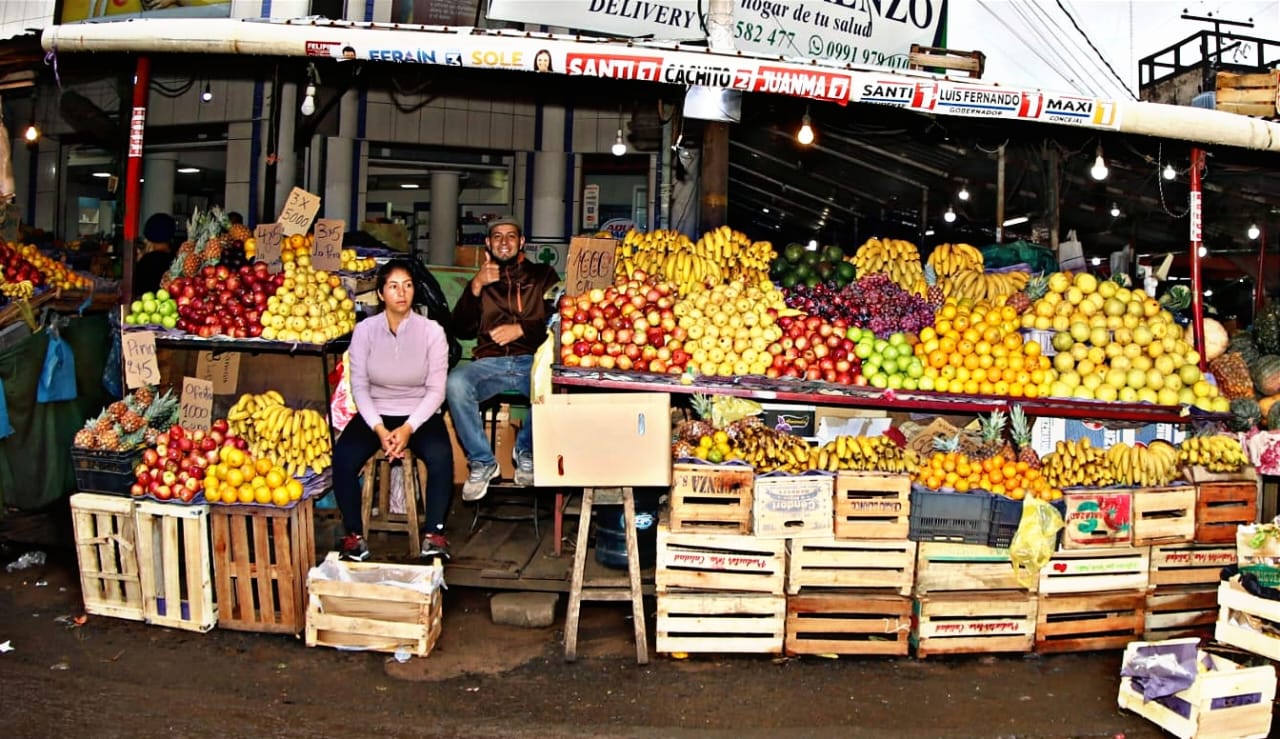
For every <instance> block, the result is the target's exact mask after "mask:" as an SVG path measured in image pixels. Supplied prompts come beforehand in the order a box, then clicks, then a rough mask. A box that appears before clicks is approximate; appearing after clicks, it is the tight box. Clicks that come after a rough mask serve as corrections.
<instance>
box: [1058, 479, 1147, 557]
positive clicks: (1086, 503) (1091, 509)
mask: <svg viewBox="0 0 1280 739" xmlns="http://www.w3.org/2000/svg"><path fill="white" fill-rule="evenodd" d="M1063 499H1064V500H1065V501H1066V506H1067V512H1066V515H1064V516H1063V528H1062V548H1063V549H1110V548H1113V547H1127V546H1129V545H1131V544H1132V543H1133V494H1132V493H1130V492H1129V491H1127V490H1089V491H1075V490H1073V491H1068V492H1067V493H1066V495H1064V496H1063Z"/></svg>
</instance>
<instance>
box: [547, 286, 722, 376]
mask: <svg viewBox="0 0 1280 739" xmlns="http://www.w3.org/2000/svg"><path fill="white" fill-rule="evenodd" d="M635 274H636V275H637V276H636V277H633V278H631V279H629V280H627V281H626V282H622V283H619V284H618V285H616V286H611V287H607V288H603V289H602V288H595V289H592V290H590V291H588V292H585V293H583V294H582V295H576V296H570V295H566V296H564V297H563V298H561V299H560V319H561V322H560V361H561V362H562V363H563V364H565V365H566V366H568V367H588V368H590V367H600V368H601V369H614V368H617V369H620V370H635V371H637V372H655V373H659V374H661V373H667V372H671V373H674V374H680V373H682V372H684V368H685V366H686V365H687V364H688V362H689V359H690V355H689V352H687V351H685V348H684V342H685V340H686V339H688V338H689V332H688V330H687V329H686V328H685V327H684V326H681V325H680V324H679V320H678V319H677V317H676V311H675V307H676V304H677V301H676V294H675V288H674V287H673V286H672V284H671V283H669V282H665V281H659V280H647V279H645V275H644V273H643V272H641V271H637V272H636V273H635ZM727 325H728V324H727V321H726V326H727ZM726 338H727V336H726ZM729 348H732V341H731V342H730V346H729ZM720 352H721V354H722V355H723V352H724V348H723V347H722V348H720Z"/></svg>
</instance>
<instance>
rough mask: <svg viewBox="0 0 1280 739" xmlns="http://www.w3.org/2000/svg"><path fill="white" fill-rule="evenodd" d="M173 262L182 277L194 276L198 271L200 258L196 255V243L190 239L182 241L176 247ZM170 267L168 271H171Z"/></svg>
mask: <svg viewBox="0 0 1280 739" xmlns="http://www.w3.org/2000/svg"><path fill="white" fill-rule="evenodd" d="M173 264H174V266H175V267H177V269H178V274H179V275H180V276H182V277H195V276H196V273H197V272H199V271H200V260H199V258H197V257H196V245H195V244H194V243H192V242H191V241H184V242H182V246H179V247H178V254H177V256H175V257H174V259H173ZM172 271H173V270H172V269H170V272H171V273H172Z"/></svg>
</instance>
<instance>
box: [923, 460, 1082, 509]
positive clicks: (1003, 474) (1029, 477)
mask: <svg viewBox="0 0 1280 739" xmlns="http://www.w3.org/2000/svg"><path fill="white" fill-rule="evenodd" d="M912 479H913V480H914V481H915V482H918V483H920V484H921V485H924V486H925V487H927V488H929V489H930V490H941V489H943V488H949V489H952V490H955V491H956V492H957V493H967V492H969V491H971V490H986V491H987V492H991V493H995V494H997V495H1004V496H1006V497H1009V498H1013V499H1014V500H1022V499H1023V498H1025V497H1027V496H1028V495H1030V496H1032V497H1035V498H1039V499H1040V500H1058V499H1060V498H1061V497H1062V491H1061V490H1059V489H1057V488H1055V487H1053V486H1052V485H1050V484H1049V483H1048V482H1047V481H1046V480H1045V479H1044V475H1042V474H1040V470H1038V469H1036V468H1034V467H1032V466H1031V465H1030V464H1028V463H1027V462H1012V461H1010V460H1008V459H1005V458H1004V457H1000V456H995V457H988V458H987V459H981V460H978V459H974V460H971V459H969V456H968V455H966V454H961V453H959V452H934V453H933V454H932V455H931V456H930V457H929V458H928V459H927V460H925V463H924V464H923V465H921V466H920V469H919V470H917V471H916V472H915V473H914V474H913V475H912Z"/></svg>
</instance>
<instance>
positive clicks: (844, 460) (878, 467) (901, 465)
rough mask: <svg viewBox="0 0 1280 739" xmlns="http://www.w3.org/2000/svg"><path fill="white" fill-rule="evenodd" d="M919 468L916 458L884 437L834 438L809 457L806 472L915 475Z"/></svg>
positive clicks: (914, 454)
mask: <svg viewBox="0 0 1280 739" xmlns="http://www.w3.org/2000/svg"><path fill="white" fill-rule="evenodd" d="M919 466H920V457H919V455H917V454H916V453H915V452H913V451H910V450H907V449H903V448H902V447H900V446H898V445H897V444H895V443H894V442H893V440H891V439H889V438H888V437H886V436H837V437H836V438H834V439H832V440H831V441H828V442H827V443H826V444H823V445H822V446H821V447H819V448H818V449H817V450H816V451H814V452H811V453H810V454H809V469H811V470H826V471H827V472H838V471H840V470H854V471H874V472H914V471H915V470H916V469H917V468H919Z"/></svg>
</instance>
